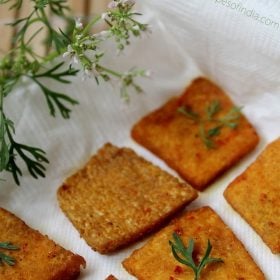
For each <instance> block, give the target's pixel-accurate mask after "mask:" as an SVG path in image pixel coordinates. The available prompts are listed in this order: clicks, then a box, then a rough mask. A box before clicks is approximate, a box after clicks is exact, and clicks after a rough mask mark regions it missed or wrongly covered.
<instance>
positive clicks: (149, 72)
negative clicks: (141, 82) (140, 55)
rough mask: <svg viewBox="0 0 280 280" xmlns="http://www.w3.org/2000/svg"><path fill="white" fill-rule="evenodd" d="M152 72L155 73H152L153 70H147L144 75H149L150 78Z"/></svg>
mask: <svg viewBox="0 0 280 280" xmlns="http://www.w3.org/2000/svg"><path fill="white" fill-rule="evenodd" d="M152 74H153V73H152V71H151V70H146V71H145V74H144V75H145V77H148V78H149V77H151V76H152Z"/></svg>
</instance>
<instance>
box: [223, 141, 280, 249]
mask: <svg viewBox="0 0 280 280" xmlns="http://www.w3.org/2000/svg"><path fill="white" fill-rule="evenodd" d="M224 196H225V198H226V200H227V201H228V202H229V204H230V205H231V206H232V207H233V208H234V209H235V210H236V211H237V212H238V213H239V214H240V215H241V216H242V217H243V218H244V219H245V220H246V221H247V222H248V223H249V224H250V225H251V226H252V227H253V228H254V229H255V231H256V232H257V233H258V234H259V235H260V236H261V238H262V239H263V241H264V242H265V243H266V244H267V246H268V247H269V248H270V249H271V251H272V252H273V253H274V254H279V253H280V208H279V205H280V139H278V140H276V141H274V142H273V143H271V144H270V145H268V146H267V147H266V149H265V150H264V151H263V152H262V154H261V155H260V156H259V157H258V158H257V160H256V161H255V162H254V163H253V164H252V165H251V166H249V167H248V168H247V170H245V172H244V173H243V174H241V175H240V176H238V177H237V178H236V179H235V180H234V181H233V182H232V183H231V184H230V185H229V186H228V187H227V189H226V190H225V192H224Z"/></svg>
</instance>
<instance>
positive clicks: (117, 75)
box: [99, 65, 122, 78]
mask: <svg viewBox="0 0 280 280" xmlns="http://www.w3.org/2000/svg"><path fill="white" fill-rule="evenodd" d="M99 67H100V68H101V69H102V70H103V71H105V72H107V73H109V74H112V75H113V76H115V77H118V78H121V77H122V74H121V73H119V72H116V71H114V70H111V69H108V68H106V67H104V66H101V65H99Z"/></svg>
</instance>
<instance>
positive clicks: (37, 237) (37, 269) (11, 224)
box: [0, 208, 86, 280]
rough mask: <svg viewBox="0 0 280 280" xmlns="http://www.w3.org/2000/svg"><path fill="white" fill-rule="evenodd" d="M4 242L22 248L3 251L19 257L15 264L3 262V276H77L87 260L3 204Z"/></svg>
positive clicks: (6, 279)
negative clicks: (31, 226)
mask: <svg viewBox="0 0 280 280" xmlns="http://www.w3.org/2000/svg"><path fill="white" fill-rule="evenodd" d="M0 221H1V224H0V242H11V243H12V244H13V245H16V246H17V247H19V250H16V251H10V250H2V249H1V253H5V254H6V255H9V256H11V257H12V258H14V259H15V260H16V264H15V265H14V266H9V265H6V264H4V265H0V279H3V280H33V279H34V280H35V279H40V280H74V279H77V278H78V276H79V274H80V266H84V267H85V264H86V262H85V260H84V259H83V258H82V257H80V256H79V255H74V254H73V253H72V252H70V251H67V250H65V249H63V248H62V247H60V246H59V245H57V244H55V243H54V242H53V241H51V240H50V239H48V238H47V237H46V236H43V235H42V234H40V233H39V232H38V231H36V230H33V229H31V228H30V227H28V226H27V225H26V224H25V223H24V222H23V221H22V220H20V219H19V218H17V217H16V216H15V215H13V214H11V213H10V212H8V211H6V210H4V209H2V208H0Z"/></svg>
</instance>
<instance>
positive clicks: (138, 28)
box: [132, 25, 140, 31]
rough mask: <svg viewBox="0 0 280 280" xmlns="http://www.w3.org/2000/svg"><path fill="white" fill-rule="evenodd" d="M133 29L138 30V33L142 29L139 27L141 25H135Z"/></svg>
mask: <svg viewBox="0 0 280 280" xmlns="http://www.w3.org/2000/svg"><path fill="white" fill-rule="evenodd" d="M132 29H133V30H136V31H139V30H140V27H139V25H133V27H132Z"/></svg>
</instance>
